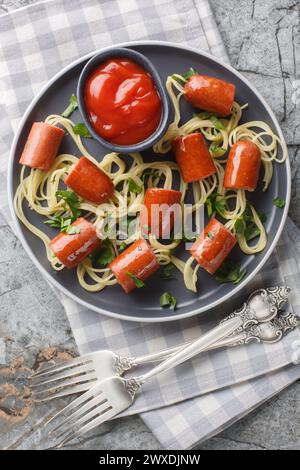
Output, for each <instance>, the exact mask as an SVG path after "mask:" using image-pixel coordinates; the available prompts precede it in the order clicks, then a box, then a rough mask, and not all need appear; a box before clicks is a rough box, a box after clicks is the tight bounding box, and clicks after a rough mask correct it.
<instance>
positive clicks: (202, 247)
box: [190, 217, 236, 274]
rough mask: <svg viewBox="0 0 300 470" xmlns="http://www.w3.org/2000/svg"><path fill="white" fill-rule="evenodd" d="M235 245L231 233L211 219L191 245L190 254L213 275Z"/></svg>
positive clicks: (234, 239)
mask: <svg viewBox="0 0 300 470" xmlns="http://www.w3.org/2000/svg"><path fill="white" fill-rule="evenodd" d="M235 244H236V238H235V237H234V236H233V235H232V233H231V232H230V231H229V230H228V229H227V228H226V227H225V225H223V224H221V222H219V221H218V220H217V219H215V218H214V217H213V218H212V219H211V220H210V221H209V223H208V224H207V226H206V227H205V229H204V230H203V232H202V233H201V235H200V237H199V238H197V240H196V241H195V243H193V245H192V247H191V249H190V252H191V254H192V256H193V257H194V258H195V260H196V261H197V262H198V263H199V264H200V266H201V267H202V268H204V269H205V270H206V271H207V272H209V273H210V274H214V273H215V272H216V271H217V269H219V267H220V266H221V264H222V263H223V261H224V260H225V258H226V257H227V256H228V254H229V253H230V251H231V250H232V248H233V247H234V245H235Z"/></svg>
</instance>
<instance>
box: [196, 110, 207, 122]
mask: <svg viewBox="0 0 300 470" xmlns="http://www.w3.org/2000/svg"><path fill="white" fill-rule="evenodd" d="M210 115H211V113H207V112H205V111H203V112H201V113H193V117H196V118H198V119H201V121H204V120H205V119H208V118H209V117H210Z"/></svg>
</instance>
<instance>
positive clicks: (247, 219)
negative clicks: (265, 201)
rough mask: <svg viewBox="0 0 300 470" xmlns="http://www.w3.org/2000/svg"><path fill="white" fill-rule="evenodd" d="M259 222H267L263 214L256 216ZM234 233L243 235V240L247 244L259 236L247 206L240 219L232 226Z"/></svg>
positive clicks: (258, 230)
mask: <svg viewBox="0 0 300 470" xmlns="http://www.w3.org/2000/svg"><path fill="white" fill-rule="evenodd" d="M258 217H259V218H260V220H261V222H262V223H264V222H265V221H266V220H267V216H266V214H265V213H261V214H258ZM234 227H235V230H236V233H239V234H244V237H245V240H246V241H247V242H249V241H250V240H253V239H254V238H256V237H258V236H259V235H260V229H259V228H258V226H257V225H256V223H255V222H254V219H253V215H252V212H251V210H250V208H249V206H247V207H246V210H245V211H244V213H243V215H242V217H239V218H238V219H237V220H236V221H235V224H234Z"/></svg>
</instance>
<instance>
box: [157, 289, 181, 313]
mask: <svg viewBox="0 0 300 470" xmlns="http://www.w3.org/2000/svg"><path fill="white" fill-rule="evenodd" d="M159 304H160V306H161V307H162V308H165V307H169V308H171V309H172V310H175V309H176V306H177V299H176V297H174V295H171V294H170V293H169V292H165V293H164V294H162V295H161V296H160V298H159Z"/></svg>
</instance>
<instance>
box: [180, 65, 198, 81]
mask: <svg viewBox="0 0 300 470" xmlns="http://www.w3.org/2000/svg"><path fill="white" fill-rule="evenodd" d="M193 75H199V73H198V72H196V70H195V69H193V67H191V68H190V70H188V72H185V73H183V74H182V77H183V78H184V79H185V80H188V79H189V78H191V77H192V76H193Z"/></svg>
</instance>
